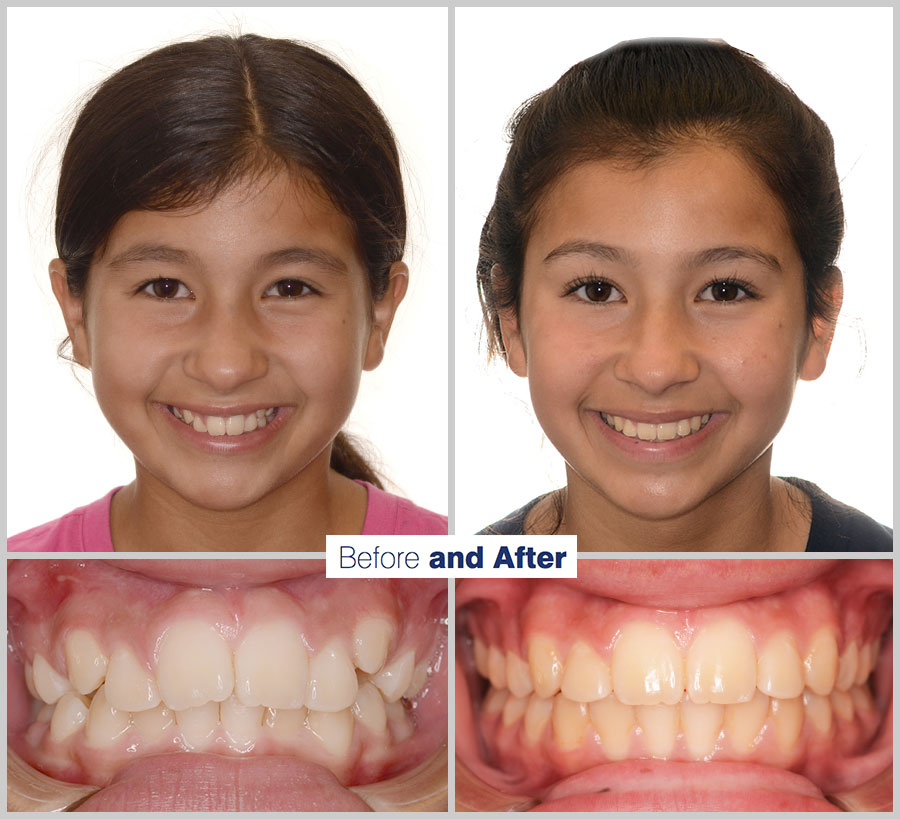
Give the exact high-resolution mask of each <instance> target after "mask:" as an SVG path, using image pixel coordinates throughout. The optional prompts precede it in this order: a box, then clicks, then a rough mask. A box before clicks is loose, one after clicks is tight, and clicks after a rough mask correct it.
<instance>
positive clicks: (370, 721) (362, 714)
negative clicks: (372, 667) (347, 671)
mask: <svg viewBox="0 0 900 819" xmlns="http://www.w3.org/2000/svg"><path fill="white" fill-rule="evenodd" d="M350 710H351V711H352V712H353V716H354V717H356V719H357V721H358V722H360V723H361V724H362V725H364V726H365V727H366V728H367V729H368V730H369V731H370V732H371V733H373V734H375V735H376V736H380V735H382V734H383V733H384V732H385V731H386V730H387V712H386V711H385V710H384V700H383V699H382V698H381V694H379V693H378V689H377V688H376V687H375V686H374V685H372V683H370V682H364V683H361V684H360V686H359V691H358V692H357V694H356V702H354V703H353V706H352V707H351V709H350Z"/></svg>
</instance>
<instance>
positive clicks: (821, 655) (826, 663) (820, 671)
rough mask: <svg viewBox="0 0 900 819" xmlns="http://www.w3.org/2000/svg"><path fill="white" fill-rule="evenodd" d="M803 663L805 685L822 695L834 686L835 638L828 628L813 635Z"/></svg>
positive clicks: (836, 664)
mask: <svg viewBox="0 0 900 819" xmlns="http://www.w3.org/2000/svg"><path fill="white" fill-rule="evenodd" d="M803 665H804V667H805V670H806V685H807V687H808V688H809V689H810V690H811V691H813V692H814V693H816V694H820V695H822V696H825V695H826V694H829V693H830V692H831V689H832V688H834V683H835V680H836V679H837V668H838V650H837V639H836V638H835V636H834V632H833V631H832V630H831V629H830V628H821V629H819V630H818V631H817V632H816V633H815V634H814V635H813V638H812V640H811V641H810V644H809V650H808V651H807V652H806V657H805V658H804V660H803ZM829 723H830V719H829Z"/></svg>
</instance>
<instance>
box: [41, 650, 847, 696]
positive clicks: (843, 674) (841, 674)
mask: <svg viewBox="0 0 900 819" xmlns="http://www.w3.org/2000/svg"><path fill="white" fill-rule="evenodd" d="M858 654H859V651H858V649H857V647H856V641H855V640H854V641H853V642H852V643H850V645H849V646H847V648H846V649H845V650H844V653H843V654H842V655H841V662H840V666H839V668H838V674H837V680H836V681H835V687H837V688H838V689H839V690H841V691H847V690H848V689H849V688H850V686H851V685H853V681H854V680H855V679H856V672H857V671H858V670H859V658H858ZM35 679H37V675H35Z"/></svg>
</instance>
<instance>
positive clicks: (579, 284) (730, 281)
mask: <svg viewBox="0 0 900 819" xmlns="http://www.w3.org/2000/svg"><path fill="white" fill-rule="evenodd" d="M590 285H601V286H603V285H605V286H607V287H609V288H612V289H613V290H615V291H617V292H618V293H619V294H620V295H621V296H622V298H620V299H613V300H610V299H609V298H606V299H604V300H597V301H595V300H594V299H589V298H585V297H583V296H577V295H576V294H577V293H578V291H579V290H581V289H582V288H584V287H589V286H590ZM717 285H725V286H728V287H736V288H737V289H738V290H741V291H743V294H744V295H743V297H742V298H734V299H701V298H700V296H701V295H702V294H703V293H705V292H706V291H707V290H709V289H710V288H711V287H715V286H717ZM566 295H567V296H576V298H577V299H578V300H579V301H582V302H585V303H586V304H615V303H617V302H619V301H624V297H625V294H624V293H622V291H621V289H620V288H619V287H618V286H617V285H615V284H613V282H611V281H610V280H609V279H605V278H603V277H602V276H586V277H584V278H580V279H576V280H575V281H573V282H570V283H569V284H568V285H567V286H566ZM758 298H759V294H758V293H757V292H756V290H755V288H754V287H753V286H752V285H751V284H750V283H749V282H746V281H744V280H743V279H738V278H737V277H735V276H726V277H725V278H717V279H714V280H713V281H711V282H709V283H708V284H705V285H704V286H703V287H702V288H701V289H700V293H699V294H698V299H699V300H700V301H717V302H719V303H720V304H728V303H731V302H738V301H745V300H747V299H758Z"/></svg>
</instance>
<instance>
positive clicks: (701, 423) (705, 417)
mask: <svg viewBox="0 0 900 819" xmlns="http://www.w3.org/2000/svg"><path fill="white" fill-rule="evenodd" d="M709 417H710V416H709V413H706V414H705V415H704V416H703V417H702V418H701V419H700V426H703V425H704V424H708V423H709Z"/></svg>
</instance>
